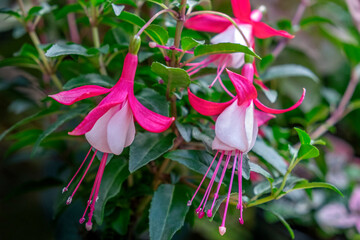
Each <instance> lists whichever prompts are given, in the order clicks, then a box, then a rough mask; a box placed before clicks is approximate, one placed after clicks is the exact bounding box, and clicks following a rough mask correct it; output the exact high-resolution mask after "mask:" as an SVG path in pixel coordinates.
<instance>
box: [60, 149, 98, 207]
mask: <svg viewBox="0 0 360 240" xmlns="http://www.w3.org/2000/svg"><path fill="white" fill-rule="evenodd" d="M96 153H97V150H95V152H94V154H93V156H92V158H91V160H90V162H89V164H88V166H87V168H86V170H85V172H84V174H83V175H82V177H81V179H80V181H79V183H78V184H77V185H76V188H75V189H74V191H73V193H72V194H71V196H70V197H69V199H70V203H71V199H72V198H73V197H74V195H75V193H76V191H77V190H78V189H79V187H80V185H81V183H82V181H83V180H84V178H85V176H86V174H87V172H88V171H89V168H90V167H91V164H92V163H93V161H94V158H95V156H96ZM69 199H68V200H69ZM70 203H69V204H70ZM66 204H68V203H67V202H66Z"/></svg>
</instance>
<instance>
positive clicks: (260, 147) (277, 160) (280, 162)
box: [252, 138, 287, 174]
mask: <svg viewBox="0 0 360 240" xmlns="http://www.w3.org/2000/svg"><path fill="white" fill-rule="evenodd" d="M252 151H253V152H254V153H256V155H259V156H260V157H262V158H263V159H264V160H265V161H266V162H268V163H269V164H270V165H272V166H273V167H274V168H275V169H276V170H278V171H279V172H280V173H282V174H285V173H286V170H287V165H286V163H285V160H284V159H283V158H282V157H281V156H280V155H279V154H278V153H277V152H276V151H275V150H274V149H273V148H272V147H270V146H268V145H266V144H265V142H264V141H263V140H261V139H259V138H258V139H256V142H255V145H254V147H253V148H252Z"/></svg>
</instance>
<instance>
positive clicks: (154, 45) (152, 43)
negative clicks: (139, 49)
mask: <svg viewBox="0 0 360 240" xmlns="http://www.w3.org/2000/svg"><path fill="white" fill-rule="evenodd" d="M156 46H157V44H156V42H149V47H151V48H156Z"/></svg>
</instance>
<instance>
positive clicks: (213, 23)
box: [185, 0, 294, 87]
mask: <svg viewBox="0 0 360 240" xmlns="http://www.w3.org/2000/svg"><path fill="white" fill-rule="evenodd" d="M231 5H232V9H233V13H234V16H235V18H234V19H233V20H234V21H235V22H236V24H237V26H238V27H239V28H240V29H241V31H242V32H243V34H244V36H242V35H241V33H240V32H239V31H238V30H237V29H236V27H235V26H234V25H233V24H232V23H231V22H230V21H229V20H228V19H226V18H224V17H221V16H218V15H214V14H201V15H196V16H194V17H191V18H189V19H187V20H186V22H185V27H187V28H190V29H193V30H196V31H204V32H211V33H217V35H215V36H214V37H213V38H212V39H211V41H210V42H211V43H213V44H217V43H238V44H241V45H246V41H245V39H244V37H245V38H246V40H247V42H248V43H249V44H250V47H251V48H253V49H255V37H257V38H261V39H263V38H269V37H273V36H282V37H286V38H293V37H294V36H293V35H291V34H289V33H287V32H286V31H283V30H276V29H273V28H271V27H270V26H269V25H267V24H265V23H263V22H261V19H262V16H263V15H262V11H261V10H258V9H256V10H253V11H251V6H250V1H249V0H231ZM212 63H213V64H215V65H216V66H217V68H218V71H217V76H216V78H215V79H214V81H213V83H212V84H211V85H210V87H211V86H212V85H213V84H214V83H215V82H216V81H217V80H219V82H220V84H222V82H221V78H220V75H221V74H222V72H223V70H224V69H225V68H226V67H230V68H239V67H241V66H242V65H243V64H244V54H243V53H231V54H218V55H210V56H209V57H207V58H205V59H204V60H203V61H201V62H197V63H189V64H187V66H191V68H190V69H188V70H187V71H188V72H189V74H190V75H192V74H194V73H196V72H197V71H199V70H200V69H201V68H205V67H207V66H209V65H210V64H212ZM255 71H256V70H255Z"/></svg>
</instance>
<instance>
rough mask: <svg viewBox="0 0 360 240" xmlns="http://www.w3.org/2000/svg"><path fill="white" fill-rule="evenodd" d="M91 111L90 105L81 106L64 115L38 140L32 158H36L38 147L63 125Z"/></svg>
mask: <svg viewBox="0 0 360 240" xmlns="http://www.w3.org/2000/svg"><path fill="white" fill-rule="evenodd" d="M88 109H89V105H87V104H86V105H80V106H79V107H77V108H74V109H71V110H70V111H69V112H67V113H66V114H62V115H61V116H60V117H59V118H58V119H57V121H56V122H54V123H53V124H51V125H50V126H49V127H48V128H47V129H46V130H45V131H44V132H43V133H42V134H41V135H40V136H39V137H38V139H37V140H36V142H35V144H34V147H33V150H32V153H31V156H34V155H35V153H36V152H37V149H38V147H39V146H40V143H41V142H42V141H43V140H44V139H45V138H46V137H47V136H49V135H50V134H51V133H52V132H54V131H55V130H56V129H58V128H59V127H60V126H61V125H63V124H64V123H65V122H67V121H69V120H70V119H73V118H75V117H77V116H79V115H81V114H83V113H86V112H87V111H88Z"/></svg>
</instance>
